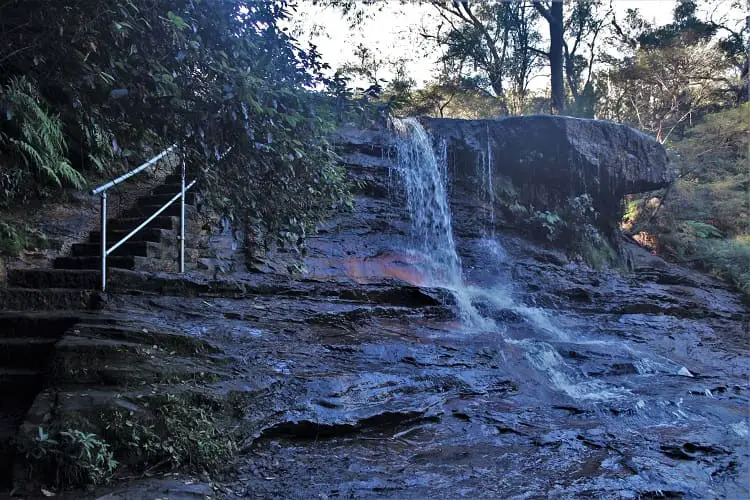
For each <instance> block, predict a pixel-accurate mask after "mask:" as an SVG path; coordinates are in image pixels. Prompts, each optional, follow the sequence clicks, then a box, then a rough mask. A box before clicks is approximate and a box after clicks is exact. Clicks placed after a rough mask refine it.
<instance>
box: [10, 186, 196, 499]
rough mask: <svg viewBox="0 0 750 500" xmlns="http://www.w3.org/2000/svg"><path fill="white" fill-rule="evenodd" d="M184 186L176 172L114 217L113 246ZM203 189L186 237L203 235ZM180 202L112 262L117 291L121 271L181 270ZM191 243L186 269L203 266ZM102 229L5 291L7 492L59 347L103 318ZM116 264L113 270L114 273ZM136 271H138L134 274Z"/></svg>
mask: <svg viewBox="0 0 750 500" xmlns="http://www.w3.org/2000/svg"><path fill="white" fill-rule="evenodd" d="M179 191H180V178H179V176H177V175H169V176H167V177H166V179H165V181H164V183H163V184H161V185H159V186H158V187H156V188H155V189H154V190H153V191H152V192H151V194H149V195H147V196H142V197H140V198H139V199H138V201H137V203H136V205H135V206H134V207H133V208H131V209H129V210H127V211H126V212H124V213H123V214H121V215H120V216H118V217H116V218H113V219H110V220H108V221H107V243H108V246H111V245H112V244H114V243H116V242H117V241H119V240H120V239H121V238H122V237H123V236H125V235H127V234H128V233H129V232H130V231H131V230H132V229H134V228H135V227H137V226H138V225H139V224H140V223H141V222H143V221H144V220H145V219H146V218H147V217H148V216H150V215H151V214H153V213H154V212H155V211H156V210H158V209H159V208H160V207H161V206H162V205H163V204H164V203H166V202H167V201H169V200H170V199H171V198H172V197H173V196H174V195H175V194H177V193H178V192H179ZM195 201H196V197H195V193H192V192H188V194H187V196H186V219H187V221H186V229H185V233H186V235H189V234H193V235H194V234H197V233H198V230H197V229H198V228H197V227H196V226H197V223H196V222H194V221H193V222H188V221H191V218H192V219H195V217H191V216H194V215H195V207H194V204H195ZM179 210H180V205H179V202H175V203H174V204H173V205H172V206H170V207H169V208H168V209H167V210H165V211H164V212H162V214H161V215H160V216H158V217H156V218H155V219H154V220H153V221H152V222H151V223H150V224H149V225H148V226H146V228H144V229H142V230H141V231H140V232H139V233H138V234H136V235H135V236H134V237H133V238H131V239H130V240H129V241H128V242H127V243H125V244H123V245H122V246H121V247H120V248H118V250H116V251H115V252H114V253H113V254H112V255H110V256H109V257H108V259H107V262H108V274H109V278H110V280H109V287H110V290H113V291H116V290H117V288H118V287H117V285H118V281H119V280H118V272H119V273H127V272H130V273H132V272H134V271H167V272H175V271H177V270H178V269H179V241H178V235H179V230H180V218H179ZM194 240H195V238H191V237H188V238H187V241H186V248H185V261H186V267H189V265H190V264H191V263H195V262H196V261H197V258H198V250H197V249H195V248H191V247H189V246H188V244H190V243H191V241H194ZM100 241H101V231H98V230H97V231H92V232H91V233H90V234H89V237H88V241H86V242H81V243H76V244H74V245H73V246H72V248H71V255H69V256H65V257H58V258H56V259H55V260H54V262H53V265H52V268H49V269H10V270H9V271H8V280H7V286H6V287H4V288H0V496H2V492H3V490H7V489H9V488H10V482H11V478H12V462H13V459H14V458H13V457H14V449H15V447H14V444H13V442H12V438H13V436H14V435H15V434H16V432H17V429H18V427H19V425H20V424H21V423H22V421H23V418H24V416H25V415H26V413H27V411H28V409H29V406H30V405H31V403H32V401H33V400H34V398H35V397H36V395H37V394H39V392H40V391H41V390H42V389H43V388H44V387H45V386H46V385H49V383H50V382H51V381H50V378H51V374H50V373H49V368H50V362H51V359H52V357H53V356H54V353H55V350H56V348H57V344H58V342H59V341H60V339H62V338H63V336H64V335H65V334H66V331H69V330H70V329H72V328H73V327H74V326H75V325H77V324H78V323H79V322H81V321H84V320H85V318H87V317H89V321H90V320H91V317H96V315H95V313H93V312H91V311H90V310H91V309H97V308H98V306H99V305H100V304H101V303H102V299H103V296H102V294H101V293H100V292H99V291H98V289H99V287H100V282H101V271H100V266H101V260H100ZM110 269H111V271H110ZM126 270H130V271H126Z"/></svg>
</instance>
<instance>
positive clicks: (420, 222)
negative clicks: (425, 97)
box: [393, 118, 495, 328]
mask: <svg viewBox="0 0 750 500" xmlns="http://www.w3.org/2000/svg"><path fill="white" fill-rule="evenodd" d="M393 125H394V128H395V130H396V133H397V136H398V140H397V141H396V149H397V168H398V170H399V172H400V174H401V176H402V178H403V180H404V187H405V189H406V198H407V204H408V209H409V213H410V214H411V219H412V220H411V222H412V224H411V226H412V235H411V236H412V245H413V247H414V250H415V251H417V252H419V253H420V254H421V257H422V259H423V266H424V269H423V272H424V273H425V275H426V278H427V280H428V281H427V284H429V285H432V286H442V287H445V288H448V289H449V290H450V291H451V293H453V296H454V297H455V299H456V303H457V304H458V308H459V311H460V314H461V320H462V321H463V322H464V323H467V324H469V325H471V326H474V327H479V328H488V327H494V326H495V325H494V322H492V321H491V320H488V319H486V318H483V317H482V316H481V315H480V314H479V312H478V311H477V310H476V308H475V307H474V306H473V305H472V303H471V297H470V296H469V294H468V293H467V290H466V287H465V286H464V281H463V277H462V275H461V259H460V258H459V257H458V253H457V252H456V243H455V241H454V239H453V228H452V221H451V210H450V206H449V204H448V191H447V189H446V184H447V177H448V172H447V157H446V154H445V151H446V147H445V144H444V143H443V144H442V146H443V147H442V148H441V149H440V150H441V151H442V152H443V154H442V155H439V156H436V155H435V152H434V150H433V147H432V140H431V139H430V136H429V135H428V134H427V131H426V130H425V129H424V127H422V125H421V124H420V123H419V122H418V121H417V120H416V119H415V118H405V119H394V121H393Z"/></svg>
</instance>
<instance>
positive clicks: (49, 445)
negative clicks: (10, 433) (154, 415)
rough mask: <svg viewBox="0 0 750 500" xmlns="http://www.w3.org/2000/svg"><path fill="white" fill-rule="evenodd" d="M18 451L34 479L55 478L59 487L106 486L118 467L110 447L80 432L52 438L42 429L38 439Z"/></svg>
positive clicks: (90, 435) (28, 442) (93, 435)
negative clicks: (24, 459) (36, 477)
mask: <svg viewBox="0 0 750 500" xmlns="http://www.w3.org/2000/svg"><path fill="white" fill-rule="evenodd" d="M19 451H20V453H21V455H22V456H24V457H25V458H26V463H27V465H28V467H29V468H30V469H33V472H34V474H35V475H37V476H41V477H49V478H55V479H54V480H55V485H56V486H57V487H71V486H83V485H89V484H92V485H98V484H102V483H105V482H106V481H108V480H109V478H110V477H111V476H112V474H113V473H114V472H115V469H116V468H117V465H118V462H117V460H115V459H114V456H113V455H112V451H111V450H110V446H109V444H107V443H106V442H104V441H102V440H101V439H99V438H98V437H97V436H96V434H93V433H86V432H83V431H80V430H77V429H68V430H65V431H60V432H57V433H55V434H54V435H50V434H49V433H47V432H45V431H44V429H43V428H42V427H39V428H38V433H37V434H36V435H35V436H33V437H31V438H29V439H27V440H25V441H23V442H21V443H20V444H19ZM29 472H32V470H30V471H29Z"/></svg>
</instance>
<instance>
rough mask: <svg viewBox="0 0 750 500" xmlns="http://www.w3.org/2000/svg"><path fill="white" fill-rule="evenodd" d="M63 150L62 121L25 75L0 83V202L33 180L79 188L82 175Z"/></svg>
mask: <svg viewBox="0 0 750 500" xmlns="http://www.w3.org/2000/svg"><path fill="white" fill-rule="evenodd" d="M66 152H67V145H66V142H65V137H64V135H63V127H62V123H61V121H60V119H59V118H58V117H57V116H55V115H53V114H50V113H49V112H48V111H47V109H45V107H44V106H43V105H42V102H41V99H40V97H39V92H38V90H37V89H36V87H35V86H34V85H32V84H31V83H30V82H29V81H28V80H27V79H26V78H25V77H12V78H11V79H10V80H9V81H8V83H7V84H6V85H2V86H0V153H4V155H5V157H6V158H5V160H4V162H3V163H7V165H0V205H7V204H8V203H10V202H12V201H14V200H15V199H16V198H17V197H18V196H19V195H21V196H23V195H24V194H25V193H24V188H29V187H30V186H31V187H34V186H35V185H36V184H37V183H41V184H42V185H51V186H54V187H58V188H59V187H62V186H73V187H76V188H82V187H83V185H84V178H83V176H82V175H81V173H80V172H78V171H77V170H75V169H74V168H73V167H72V166H71V164H70V162H69V161H68V158H67V157H66ZM35 191H37V193H39V192H40V190H39V189H38V188H37V189H36V190H35Z"/></svg>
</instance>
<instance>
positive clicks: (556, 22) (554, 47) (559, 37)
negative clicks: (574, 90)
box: [534, 0, 565, 114]
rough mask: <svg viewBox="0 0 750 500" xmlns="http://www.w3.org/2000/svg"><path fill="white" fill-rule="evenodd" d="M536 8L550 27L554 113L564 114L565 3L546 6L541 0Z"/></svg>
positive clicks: (554, 0)
mask: <svg viewBox="0 0 750 500" xmlns="http://www.w3.org/2000/svg"><path fill="white" fill-rule="evenodd" d="M534 7H535V8H536V10H537V11H539V13H540V14H541V15H542V17H544V19H545V20H546V21H547V24H548V25H549V40H550V41H549V52H548V53H547V56H548V58H549V67H550V92H551V94H552V111H553V112H554V113H558V114H562V113H563V112H564V111H565V84H564V82H563V43H564V39H563V27H564V24H563V22H564V19H563V1H562V0H550V1H549V3H548V4H546V5H545V3H544V2H542V1H541V0H537V1H534Z"/></svg>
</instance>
